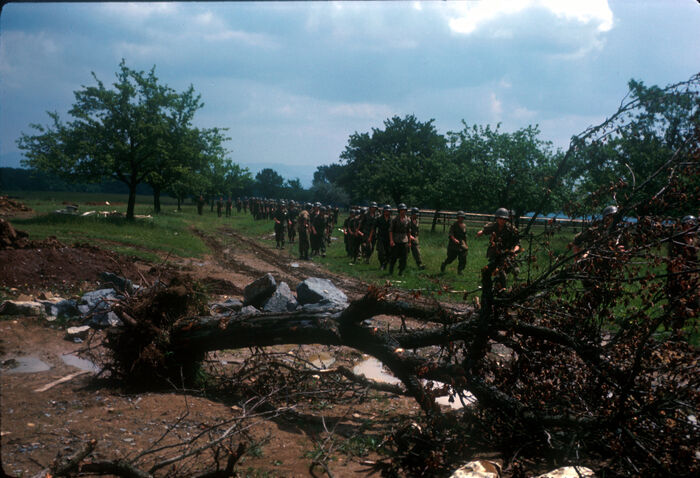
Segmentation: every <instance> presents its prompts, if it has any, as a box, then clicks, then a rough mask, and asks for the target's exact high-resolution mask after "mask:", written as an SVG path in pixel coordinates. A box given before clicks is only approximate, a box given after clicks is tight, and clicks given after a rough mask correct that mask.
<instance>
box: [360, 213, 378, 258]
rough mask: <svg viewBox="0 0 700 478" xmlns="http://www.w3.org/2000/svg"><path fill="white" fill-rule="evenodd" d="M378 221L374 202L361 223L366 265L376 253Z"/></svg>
mask: <svg viewBox="0 0 700 478" xmlns="http://www.w3.org/2000/svg"><path fill="white" fill-rule="evenodd" d="M376 221H377V203H376V202H374V201H373V202H372V203H371V204H370V205H369V210H368V211H367V212H366V213H365V214H364V216H363V218H362V221H361V222H360V231H361V232H362V236H361V237H362V257H363V259H364V260H365V264H369V259H370V258H371V257H372V252H374V241H375V238H374V237H373V236H374V224H375V222H376Z"/></svg>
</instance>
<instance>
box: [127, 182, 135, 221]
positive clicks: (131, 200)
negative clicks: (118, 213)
mask: <svg viewBox="0 0 700 478" xmlns="http://www.w3.org/2000/svg"><path fill="white" fill-rule="evenodd" d="M136 186H138V184H137V183H136V181H131V182H130V183H129V202H128V204H127V206H126V218H127V219H128V220H130V221H133V219H134V208H135V206H136Z"/></svg>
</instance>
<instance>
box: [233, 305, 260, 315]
mask: <svg viewBox="0 0 700 478" xmlns="http://www.w3.org/2000/svg"><path fill="white" fill-rule="evenodd" d="M258 314H260V311H259V310H258V309H256V308H255V307H253V306H252V305H246V306H245V307H243V308H242V309H241V311H240V312H239V313H238V315H258Z"/></svg>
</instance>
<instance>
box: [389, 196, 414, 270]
mask: <svg viewBox="0 0 700 478" xmlns="http://www.w3.org/2000/svg"><path fill="white" fill-rule="evenodd" d="M398 209H399V215H398V216H396V217H395V218H394V219H393V220H392V221H391V228H390V229H389V245H390V246H391V260H390V261H389V274H393V273H394V264H396V260H397V259H398V261H399V275H401V274H403V271H404V269H406V258H407V257H408V250H409V249H410V247H411V234H410V232H411V227H410V224H409V223H410V221H409V219H408V217H407V216H406V210H407V209H406V205H405V204H404V203H401V204H399V206H398Z"/></svg>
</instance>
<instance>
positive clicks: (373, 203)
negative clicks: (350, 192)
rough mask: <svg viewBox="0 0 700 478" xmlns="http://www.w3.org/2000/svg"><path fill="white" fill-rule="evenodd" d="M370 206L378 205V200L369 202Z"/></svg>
mask: <svg viewBox="0 0 700 478" xmlns="http://www.w3.org/2000/svg"><path fill="white" fill-rule="evenodd" d="M369 207H377V201H372V202H371V203H369Z"/></svg>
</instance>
